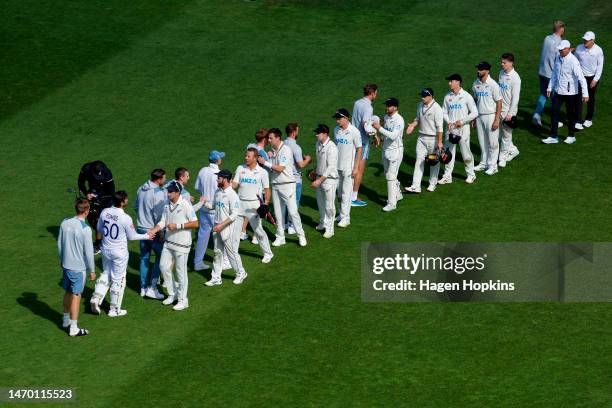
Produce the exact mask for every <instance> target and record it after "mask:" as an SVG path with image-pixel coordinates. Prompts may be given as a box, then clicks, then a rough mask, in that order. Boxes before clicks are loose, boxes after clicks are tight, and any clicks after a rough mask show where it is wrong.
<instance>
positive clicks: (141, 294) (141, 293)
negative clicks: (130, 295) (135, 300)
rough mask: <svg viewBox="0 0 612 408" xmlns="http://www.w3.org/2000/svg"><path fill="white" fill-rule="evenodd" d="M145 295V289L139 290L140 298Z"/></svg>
mask: <svg viewBox="0 0 612 408" xmlns="http://www.w3.org/2000/svg"><path fill="white" fill-rule="evenodd" d="M146 294H147V290H146V289H145V288H140V297H145V295H146Z"/></svg>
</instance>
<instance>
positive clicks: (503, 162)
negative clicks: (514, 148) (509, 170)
mask: <svg viewBox="0 0 612 408" xmlns="http://www.w3.org/2000/svg"><path fill="white" fill-rule="evenodd" d="M497 165H498V166H499V167H506V159H505V158H504V157H500V158H499V161H498V162H497Z"/></svg>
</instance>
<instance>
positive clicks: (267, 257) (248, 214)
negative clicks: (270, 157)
mask: <svg viewBox="0 0 612 408" xmlns="http://www.w3.org/2000/svg"><path fill="white" fill-rule="evenodd" d="M257 156H258V152H257V149H256V148H254V147H249V148H248V149H247V151H246V155H245V157H244V162H245V163H244V164H242V165H240V166H238V168H237V169H236V172H235V173H234V178H233V180H232V187H233V188H234V189H238V198H239V199H240V204H241V205H240V207H241V208H242V212H243V214H244V217H245V218H246V219H247V220H248V221H249V223H250V224H251V228H253V231H254V233H255V236H256V237H257V242H258V243H259V246H260V247H261V250H262V251H263V254H264V256H263V259H262V260H261V262H263V263H269V262H270V261H271V260H272V257H273V256H274V254H272V250H271V249H270V241H269V240H268V235H266V232H265V231H264V229H263V226H262V222H261V218H260V217H259V215H258V214H257V208H259V206H260V204H261V203H263V204H266V205H268V204H270V195H271V194H270V177H269V176H268V172H267V171H266V170H264V168H263V167H261V166H259V165H258V164H257ZM261 191H263V197H262V196H260V192H261ZM232 224H236V225H237V226H238V227H241V226H242V225H241V224H242V222H241V220H240V217H236V220H235V221H234V222H233V223H232ZM227 228H230V227H227ZM240 232H241V231H240V230H238V231H236V232H235V233H236V234H239V233H240ZM237 251H238V250H237V248H236V253H237Z"/></svg>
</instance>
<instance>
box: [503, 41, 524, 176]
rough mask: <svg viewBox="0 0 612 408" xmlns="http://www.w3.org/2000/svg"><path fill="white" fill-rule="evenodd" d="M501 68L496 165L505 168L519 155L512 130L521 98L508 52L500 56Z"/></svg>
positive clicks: (517, 79) (512, 58)
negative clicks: (499, 136)
mask: <svg viewBox="0 0 612 408" xmlns="http://www.w3.org/2000/svg"><path fill="white" fill-rule="evenodd" d="M501 67H502V69H501V71H499V80H498V83H499V88H500V90H501V96H502V110H501V148H500V153H499V161H498V165H499V167H506V163H507V162H509V161H511V160H512V159H514V158H515V157H516V156H518V155H519V150H518V148H517V147H516V146H515V145H514V143H513V141H512V130H513V129H514V127H515V123H516V115H517V113H518V103H519V98H520V97H521V77H520V76H519V74H517V73H516V71H515V70H514V54H512V53H509V52H507V53H505V54H502V56H501Z"/></svg>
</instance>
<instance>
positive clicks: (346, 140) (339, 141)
mask: <svg viewBox="0 0 612 408" xmlns="http://www.w3.org/2000/svg"><path fill="white" fill-rule="evenodd" d="M336 143H338V144H345V145H348V144H351V143H350V142H349V141H348V139H339V138H336Z"/></svg>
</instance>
